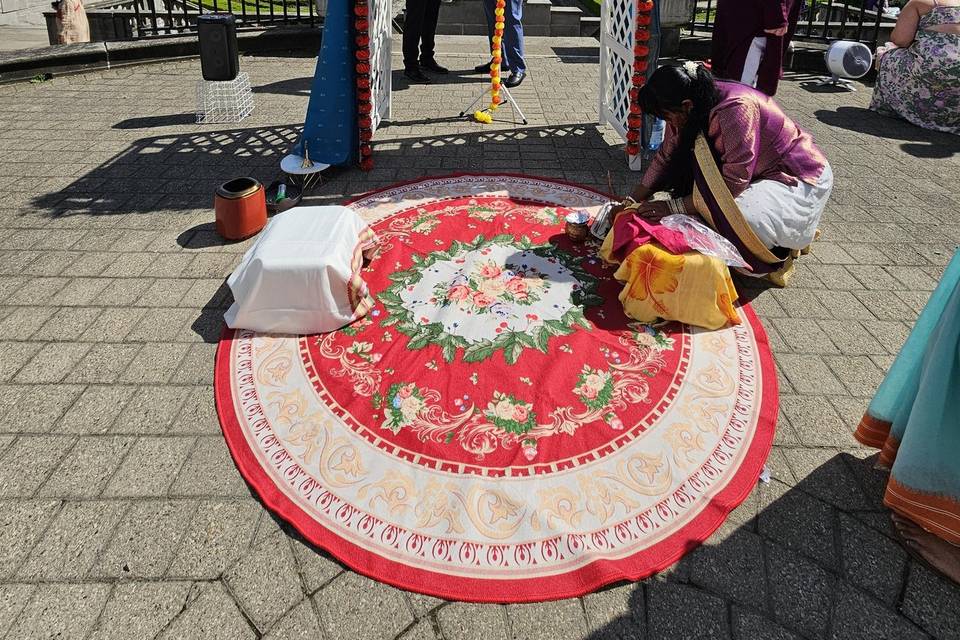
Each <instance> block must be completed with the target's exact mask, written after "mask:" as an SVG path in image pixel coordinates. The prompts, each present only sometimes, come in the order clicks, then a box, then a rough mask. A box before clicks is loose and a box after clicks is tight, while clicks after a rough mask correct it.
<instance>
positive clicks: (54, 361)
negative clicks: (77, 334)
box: [15, 342, 90, 383]
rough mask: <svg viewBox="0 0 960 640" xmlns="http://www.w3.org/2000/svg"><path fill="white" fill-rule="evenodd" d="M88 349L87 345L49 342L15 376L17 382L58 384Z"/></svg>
mask: <svg viewBox="0 0 960 640" xmlns="http://www.w3.org/2000/svg"><path fill="white" fill-rule="evenodd" d="M89 349H90V345H89V344H84V343H71V342H49V343H47V344H45V345H43V347H42V348H41V349H40V351H38V352H37V354H36V355H35V356H34V357H33V359H32V360H30V362H28V363H27V364H26V365H24V367H23V368H22V369H20V372H19V373H18V374H17V375H16V378H15V380H16V381H17V382H25V383H49V382H60V381H61V380H63V378H64V377H66V375H67V374H68V373H70V371H71V370H72V369H73V368H74V367H75V366H76V364H77V363H78V362H79V361H80V360H81V359H82V358H83V356H84V355H85V354H86V353H87V351H88V350H89Z"/></svg>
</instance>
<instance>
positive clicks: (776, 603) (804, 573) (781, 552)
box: [766, 544, 836, 637]
mask: <svg viewBox="0 0 960 640" xmlns="http://www.w3.org/2000/svg"><path fill="white" fill-rule="evenodd" d="M766 553H767V562H768V567H769V569H768V570H769V584H770V600H771V603H772V605H773V612H774V615H775V617H776V619H777V620H778V621H779V622H780V623H781V624H782V625H783V626H786V627H788V628H793V629H796V630H798V631H800V632H801V633H803V634H804V635H807V636H811V637H822V636H823V635H824V634H825V633H826V631H827V626H828V624H829V620H830V609H831V604H832V599H833V593H834V591H835V589H836V580H835V578H834V577H833V576H832V575H831V574H830V573H828V572H827V571H826V570H825V569H822V568H820V567H819V566H817V565H815V564H813V563H812V562H810V561H809V560H806V559H804V558H803V557H802V556H799V555H797V554H795V553H793V552H791V551H788V550H786V549H784V548H782V547H778V546H775V545H772V544H768V545H767V550H766Z"/></svg>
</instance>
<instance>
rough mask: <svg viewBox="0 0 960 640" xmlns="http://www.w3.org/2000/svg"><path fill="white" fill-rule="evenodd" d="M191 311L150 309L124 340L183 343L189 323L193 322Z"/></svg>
mask: <svg viewBox="0 0 960 640" xmlns="http://www.w3.org/2000/svg"><path fill="white" fill-rule="evenodd" d="M193 317H194V311H193V309H152V310H151V311H150V313H148V314H147V315H146V316H145V317H144V318H143V320H141V321H140V324H138V325H137V326H136V327H134V328H133V331H131V332H130V333H128V334H127V337H126V340H135V341H138V342H139V341H143V342H147V341H152V342H167V341H183V340H185V339H186V335H187V333H188V332H189V327H188V325H189V323H190V321H191V320H193Z"/></svg>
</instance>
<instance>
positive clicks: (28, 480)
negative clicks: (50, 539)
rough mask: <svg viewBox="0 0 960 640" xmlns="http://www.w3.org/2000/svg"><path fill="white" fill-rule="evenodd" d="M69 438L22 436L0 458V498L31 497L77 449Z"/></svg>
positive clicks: (72, 439)
mask: <svg viewBox="0 0 960 640" xmlns="http://www.w3.org/2000/svg"><path fill="white" fill-rule="evenodd" d="M74 440H75V439H74V438H72V437H68V436H29V435H26V436H20V437H19V438H17V440H16V441H15V442H14V443H13V444H11V445H10V446H9V447H7V450H6V451H5V452H4V454H3V457H2V458H0V497H5V498H9V497H29V496H32V495H33V494H34V493H35V492H36V490H37V489H38V488H39V487H40V485H41V484H43V483H44V481H46V479H47V477H48V476H49V475H50V473H51V472H52V471H53V470H54V469H55V468H56V467H57V466H58V465H59V464H60V460H62V459H63V457H64V456H65V455H66V454H67V451H69V450H70V448H71V447H72V446H73V443H74Z"/></svg>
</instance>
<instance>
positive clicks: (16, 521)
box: [0, 500, 60, 577]
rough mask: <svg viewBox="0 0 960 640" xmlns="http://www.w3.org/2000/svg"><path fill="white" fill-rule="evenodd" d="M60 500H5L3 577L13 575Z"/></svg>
mask: <svg viewBox="0 0 960 640" xmlns="http://www.w3.org/2000/svg"><path fill="white" fill-rule="evenodd" d="M59 508H60V503H59V502H58V501H56V500H16V501H4V503H3V509H0V531H2V532H3V535H2V536H0V577H6V576H10V575H12V574H13V573H14V572H15V571H16V570H17V569H18V568H19V567H20V564H21V563H22V562H23V559H24V558H25V557H26V555H27V554H28V553H30V550H31V549H32V548H33V546H34V545H35V544H36V543H37V541H38V540H40V538H41V537H42V536H43V533H44V531H45V530H46V528H47V525H49V524H50V521H51V520H52V519H53V518H54V517H55V516H56V514H57V511H58V510H59Z"/></svg>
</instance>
